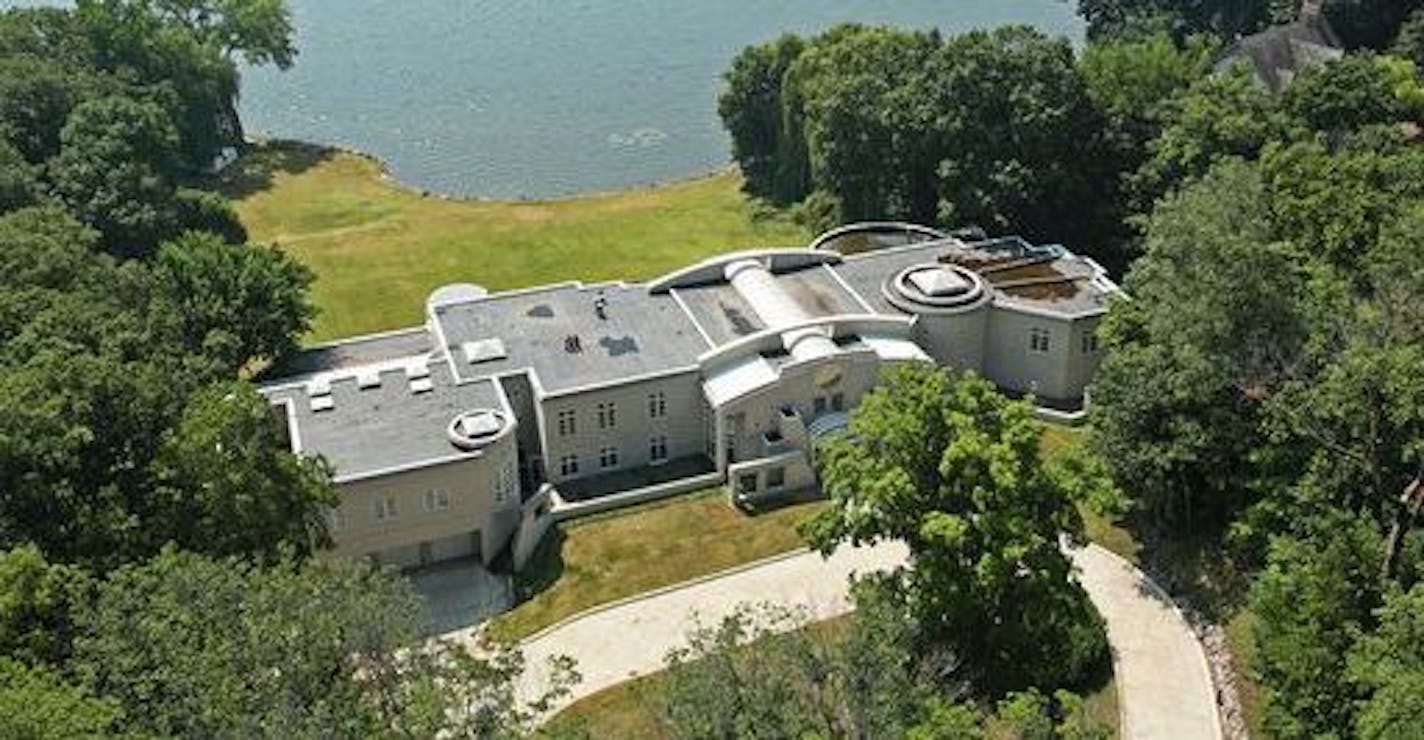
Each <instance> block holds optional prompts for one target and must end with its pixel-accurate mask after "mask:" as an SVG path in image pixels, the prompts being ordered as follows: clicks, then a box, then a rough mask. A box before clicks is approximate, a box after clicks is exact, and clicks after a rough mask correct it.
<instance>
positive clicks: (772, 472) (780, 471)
mask: <svg viewBox="0 0 1424 740" xmlns="http://www.w3.org/2000/svg"><path fill="white" fill-rule="evenodd" d="M784 485H786V468H768V469H767V471H766V487H767V489H768V490H775V489H777V488H781V487H782V486H784Z"/></svg>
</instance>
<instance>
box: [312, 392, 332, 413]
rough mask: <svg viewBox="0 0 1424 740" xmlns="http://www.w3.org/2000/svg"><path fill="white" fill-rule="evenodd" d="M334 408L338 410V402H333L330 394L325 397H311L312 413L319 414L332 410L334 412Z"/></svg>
mask: <svg viewBox="0 0 1424 740" xmlns="http://www.w3.org/2000/svg"><path fill="white" fill-rule="evenodd" d="M334 408H336V401H334V400H332V398H331V395H330V394H328V395H325V396H312V397H311V410H312V412H317V411H330V410H332V409H334Z"/></svg>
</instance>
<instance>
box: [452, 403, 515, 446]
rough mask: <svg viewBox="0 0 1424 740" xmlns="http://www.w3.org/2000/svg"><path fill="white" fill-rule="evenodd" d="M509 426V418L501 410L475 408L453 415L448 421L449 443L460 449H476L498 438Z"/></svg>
mask: <svg viewBox="0 0 1424 740" xmlns="http://www.w3.org/2000/svg"><path fill="white" fill-rule="evenodd" d="M508 428H509V418H508V417H507V416H505V414H504V412H503V411H496V410H494V409H475V410H474V411H467V412H465V413H463V414H460V415H459V416H457V417H455V418H454V420H452V421H451V422H450V428H449V430H448V434H449V437H450V443H451V444H453V445H455V446H456V447H459V448H460V449H462V450H478V449H480V448H481V447H484V446H486V445H488V444H489V443H491V442H493V441H495V440H496V439H498V438H499V437H500V436H501V435H503V434H504V431H505V430H506V429H508Z"/></svg>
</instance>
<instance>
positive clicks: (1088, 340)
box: [1083, 332, 1098, 355]
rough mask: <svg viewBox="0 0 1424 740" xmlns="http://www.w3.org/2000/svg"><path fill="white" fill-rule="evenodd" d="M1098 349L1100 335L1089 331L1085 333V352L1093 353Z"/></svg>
mask: <svg viewBox="0 0 1424 740" xmlns="http://www.w3.org/2000/svg"><path fill="white" fill-rule="evenodd" d="M1097 351H1098V335H1097V334H1094V333H1092V332H1088V333H1087V334H1084V335H1083V354H1085V355H1091V354H1093V353H1094V352H1097Z"/></svg>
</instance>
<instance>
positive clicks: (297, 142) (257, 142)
mask: <svg viewBox="0 0 1424 740" xmlns="http://www.w3.org/2000/svg"><path fill="white" fill-rule="evenodd" d="M245 144H246V146H247V149H246V150H245V151H243V152H241V153H239V155H238V156H237V157H236V158H234V159H233V160H232V161H231V162H229V163H228V165H227V166H226V167H224V168H223V169H222V170H219V171H218V172H217V173H215V174H216V175H217V176H221V175H222V173H223V171H224V170H226V169H228V168H229V167H231V166H233V165H235V164H237V163H238V162H240V161H242V156H243V155H245V154H247V153H248V152H251V151H255V150H262V149H267V150H279V151H280V150H285V151H295V152H308V153H314V154H318V155H327V154H345V155H349V156H352V157H356V158H358V159H363V160H365V161H367V162H369V163H371V164H372V165H375V167H376V169H377V171H378V173H379V178H380V181H381V182H382V183H383V184H385V185H389V186H390V187H391V188H393V189H395V190H399V191H401V192H404V193H409V194H411V195H415V196H418V197H421V198H431V199H438V200H443V201H446V202H450V203H474V204H491V203H517V204H520V205H540V204H547V203H568V202H571V201H580V200H591V199H597V198H610V197H614V196H617V195H621V194H625V193H637V192H649V191H653V190H659V189H662V188H668V187H673V186H677V185H683V184H690V183H696V182H700V181H703V180H710V179H714V178H718V177H723V176H726V175H740V170H739V169H738V167H737V165H736V164H735V163H732V162H729V163H727V164H726V165H724V166H722V167H720V168H717V169H713V170H708V171H704V172H700V173H695V174H692V175H688V176H686V177H675V178H672V179H669V180H660V181H657V182H652V183H645V184H641V185H629V186H627V187H623V188H611V189H604V190H590V191H587V192H581V193H574V194H571V195H567V196H552V197H547V198H525V197H520V198H495V197H490V196H486V195H455V194H450V193H442V192H438V191H435V190H428V189H426V188H422V187H419V186H416V185H412V184H410V183H407V182H405V181H403V180H401V179H400V178H398V177H396V176H395V173H393V172H392V171H391V167H390V164H389V163H387V162H386V160H385V159H383V158H381V157H380V156H379V155H376V154H372V153H370V152H367V151H363V150H361V149H357V148H355V147H352V146H347V145H345V144H324V143H319V142H314V141H306V140H304V139H288V138H283V137H274V136H265V135H261V134H259V135H250V136H248V137H246V141H245Z"/></svg>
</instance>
